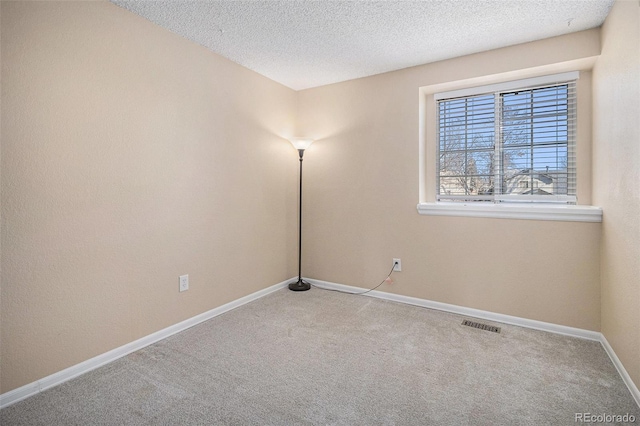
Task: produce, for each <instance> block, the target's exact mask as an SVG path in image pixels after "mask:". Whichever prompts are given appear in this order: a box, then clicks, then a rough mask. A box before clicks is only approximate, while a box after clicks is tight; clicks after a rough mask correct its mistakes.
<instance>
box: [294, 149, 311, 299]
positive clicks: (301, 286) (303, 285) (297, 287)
mask: <svg viewBox="0 0 640 426" xmlns="http://www.w3.org/2000/svg"><path fill="white" fill-rule="evenodd" d="M312 142H313V141H312V140H307V139H296V140H292V141H291V143H292V144H293V146H294V147H295V148H296V149H297V150H298V155H299V156H300V196H299V198H298V200H299V201H298V281H296V282H292V283H290V284H289V290H293V291H307V290H309V289H310V288H311V284H309V283H308V282H306V281H304V280H303V279H302V156H303V155H304V150H305V148H308V147H309V145H311V143H312Z"/></svg>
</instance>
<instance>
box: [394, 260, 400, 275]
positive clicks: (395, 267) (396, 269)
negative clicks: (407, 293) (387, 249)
mask: <svg viewBox="0 0 640 426" xmlns="http://www.w3.org/2000/svg"><path fill="white" fill-rule="evenodd" d="M393 270H394V271H395V272H400V271H402V261H401V260H400V259H393Z"/></svg>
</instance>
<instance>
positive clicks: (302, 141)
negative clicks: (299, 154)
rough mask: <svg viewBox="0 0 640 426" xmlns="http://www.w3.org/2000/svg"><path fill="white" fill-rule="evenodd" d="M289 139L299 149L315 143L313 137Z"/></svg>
mask: <svg viewBox="0 0 640 426" xmlns="http://www.w3.org/2000/svg"><path fill="white" fill-rule="evenodd" d="M289 141H290V142H291V145H293V147H294V148H295V149H298V150H300V149H302V150H305V149H307V148H309V146H311V144H312V143H313V139H306V138H293V139H289Z"/></svg>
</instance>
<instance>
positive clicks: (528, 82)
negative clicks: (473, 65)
mask: <svg viewBox="0 0 640 426" xmlns="http://www.w3.org/2000/svg"><path fill="white" fill-rule="evenodd" d="M578 78H579V73H578V72H577V71H576V72H568V73H563V74H554V75H549V76H544V77H538V78H531V79H525V80H516V81H510V82H506V83H501V84H494V85H489V86H479V87H474V88H470V89H463V90H455V91H449V92H441V93H436V94H434V102H435V104H436V105H435V107H436V108H435V109H436V168H435V169H436V170H435V182H436V201H437V202H453V203H460V202H474V203H475V202H478V203H495V204H498V203H533V204H539V203H559V204H569V205H575V204H577V194H576V176H577V170H576V159H575V150H576V143H577V137H576V129H577V126H576V120H577V113H576V110H577V93H576V91H577V84H576V82H577V80H578ZM561 86H566V98H565V99H566V101H567V109H566V132H567V141H566V171H565V172H564V173H561V172H559V171H555V172H551V173H552V174H555V175H556V178H559V177H562V175H564V176H565V181H566V182H565V189H566V193H565V194H550V195H533V194H527V195H524V194H511V193H503V192H502V191H503V188H504V187H505V185H506V182H507V180H506V179H507V177H506V176H507V173H506V172H507V171H508V170H507V169H505V166H503V159H504V156H505V152H506V151H508V150H510V147H509V146H507V145H506V141H505V139H504V137H503V136H504V133H503V131H502V129H503V128H504V127H506V126H507V124H505V123H506V122H507V123H508V121H509V120H508V119H507V118H506V117H505V115H504V111H505V110H504V109H503V106H504V102H505V101H504V99H506V97H507V96H509V95H512V94H513V93H516V92H522V93H525V94H526V93H529V94H530V96H535V93H536V92H538V93H540V92H544V91H545V90H547V89H552V90H553V89H554V88H556V87H561ZM516 96H517V95H516ZM542 96H544V95H542ZM532 102H533V98H532ZM536 102H540V101H536ZM532 105H533V104H532ZM443 108H444V111H446V112H445V113H444V115H441V114H442V111H443ZM460 108H463V110H460ZM468 108H469V109H470V111H471V112H468V110H467V109H468ZM476 108H479V109H477V110H476ZM456 110H458V111H456ZM542 114H544V115H546V113H542ZM561 115H562V113H556V115H555V116H554V122H555V123H560V121H557V120H556V119H555V117H560V116H561ZM456 116H457V117H458V119H460V118H464V123H462V124H452V122H451V121H450V120H456ZM483 116H485V117H486V116H490V117H488V118H485V117H483ZM541 117H542V116H541V115H530V116H529V117H527V118H525V120H527V119H529V120H531V123H527V124H526V125H525V126H527V125H528V126H529V127H531V129H532V130H531V131H532V132H533V128H534V127H532V126H533V123H534V122H535V120H537V119H540V118H541ZM505 120H507V121H505ZM467 121H469V123H467ZM482 122H484V124H485V125H486V124H489V126H488V127H486V128H485V129H482V128H481V129H480V130H478V128H477V126H478V125H480V126H482ZM442 126H446V127H445V128H444V129H443V127H442ZM460 126H462V128H463V132H464V135H463V139H464V141H465V142H464V147H454V148H449V149H447V150H445V151H442V150H441V142H442V140H443V139H442V138H441V135H442V132H451V131H454V132H456V131H459V130H457V128H458V127H460ZM474 127H476V128H475V129H474ZM487 129H489V131H491V144H492V146H489V147H479V146H476V145H471V146H467V140H468V139H469V138H472V139H475V138H477V137H481V138H484V137H485V134H487ZM533 137H534V136H533V133H532V135H531V138H532V139H531V152H530V153H529V152H527V157H529V158H531V167H534V166H533V162H534V161H536V160H535V159H536V158H540V157H537V156H535V155H534V144H535V142H534V139H533ZM447 140H450V139H447ZM553 145H554V146H556V149H557V147H562V144H561V143H557V142H555V143H554V144H553ZM527 148H528V147H527ZM538 148H540V146H538ZM485 151H486V152H489V153H490V154H489V155H491V154H493V157H491V160H490V162H491V165H490V166H489V167H490V169H492V170H494V171H493V172H491V173H490V175H486V174H471V175H470V174H469V173H470V172H469V170H468V169H467V167H468V164H467V161H469V160H468V156H469V155H470V154H469V153H479V152H485ZM443 152H444V155H445V156H450V158H452V159H456V158H458V157H460V154H462V157H463V159H462V161H463V164H464V166H463V167H464V170H463V171H459V172H458V173H454V175H453V177H451V178H448V179H447V178H446V177H445V182H446V181H448V185H450V184H451V183H454V187H455V181H458V180H461V179H462V180H464V183H463V184H459V185H458V186H461V188H459V189H462V190H463V192H466V193H453V194H451V193H447V194H445V193H442V190H443V188H444V186H443V184H442V179H443V172H447V171H448V172H451V171H452V170H447V168H446V166H444V168H443V166H442V163H441V161H442V157H443V155H442V153H443ZM458 160H459V158H458ZM452 161H453V160H452ZM459 161H460V160H459ZM474 164H475V163H474ZM547 169H548V167H547ZM514 170H515V169H513V170H512V171H514ZM524 171H525V170H523V172H524ZM526 171H527V173H528V174H529V175H530V176H531V178H530V179H531V180H532V181H533V179H534V178H533V176H534V175H535V174H536V171H535V169H533V168H527V169H526ZM476 173H479V172H476ZM538 173H541V172H538ZM483 176H484V179H486V178H489V181H490V182H493V184H492V185H490V187H489V190H490V191H491V192H490V193H484V194H481V193H478V194H469V193H468V185H469V184H468V180H469V179H471V180H472V181H473V182H476V179H480V181H478V182H481V181H482V180H483ZM559 182H562V181H559ZM473 186H474V185H471V187H473ZM485 186H486V182H485ZM532 188H533V186H532Z"/></svg>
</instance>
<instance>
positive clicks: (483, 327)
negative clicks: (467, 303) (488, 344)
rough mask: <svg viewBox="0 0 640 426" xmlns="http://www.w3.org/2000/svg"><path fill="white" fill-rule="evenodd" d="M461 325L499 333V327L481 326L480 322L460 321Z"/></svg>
mask: <svg viewBox="0 0 640 426" xmlns="http://www.w3.org/2000/svg"><path fill="white" fill-rule="evenodd" d="M462 325H466V326H468V327H473V328H479V329H480V330H486V331H491V332H492V333H500V327H494V326H492V325H487V324H482V323H481V322H475V321H469V320H464V321H462Z"/></svg>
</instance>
